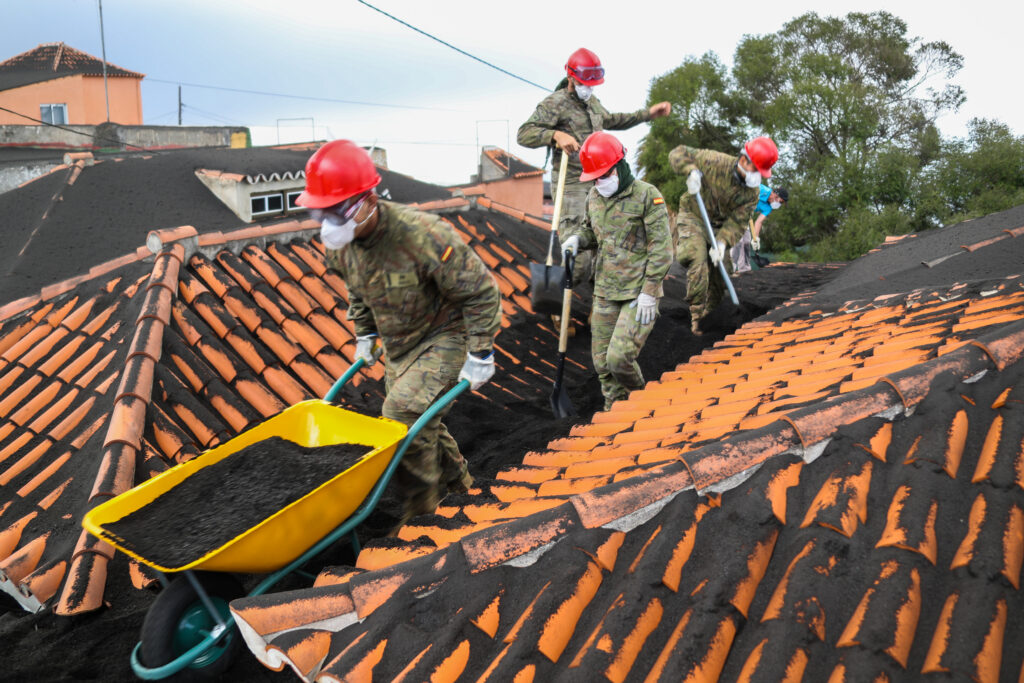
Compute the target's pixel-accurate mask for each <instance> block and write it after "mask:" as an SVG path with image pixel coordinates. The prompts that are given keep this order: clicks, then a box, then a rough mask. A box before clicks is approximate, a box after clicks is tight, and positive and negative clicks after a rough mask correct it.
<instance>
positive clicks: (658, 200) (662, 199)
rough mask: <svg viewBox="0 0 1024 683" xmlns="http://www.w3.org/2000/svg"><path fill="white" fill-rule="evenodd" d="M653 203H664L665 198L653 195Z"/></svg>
mask: <svg viewBox="0 0 1024 683" xmlns="http://www.w3.org/2000/svg"><path fill="white" fill-rule="evenodd" d="M653 203H655V204H664V203H665V199H664V198H663V197H655V198H654V200H653Z"/></svg>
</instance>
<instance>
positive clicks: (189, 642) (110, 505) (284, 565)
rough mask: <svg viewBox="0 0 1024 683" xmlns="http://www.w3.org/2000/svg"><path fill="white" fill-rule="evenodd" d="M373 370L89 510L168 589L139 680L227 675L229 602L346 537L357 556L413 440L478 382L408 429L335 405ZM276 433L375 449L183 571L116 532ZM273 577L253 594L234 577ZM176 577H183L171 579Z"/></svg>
mask: <svg viewBox="0 0 1024 683" xmlns="http://www.w3.org/2000/svg"><path fill="white" fill-rule="evenodd" d="M364 364H365V363H364V361H363V360H362V359H358V360H356V362H355V363H353V364H352V366H351V367H350V368H349V369H348V371H346V372H345V374H344V375H342V377H341V378H340V379H338V381H337V382H335V384H334V386H333V387H331V389H330V391H328V392H327V394H326V395H325V396H324V399H323V400H318V399H313V400H309V401H303V402H301V403H297V404H295V405H293V406H291V407H289V408H286V409H285V410H283V411H281V412H280V413H278V414H277V415H275V416H274V417H272V418H270V419H268V420H266V421H265V422H263V423H261V424H259V425H256V426H255V427H253V428H251V429H249V430H248V431H245V432H242V433H241V434H239V435H238V436H236V437H234V438H232V439H230V440H229V441H226V442H225V443H223V444H221V445H220V446H217V447H216V448H212V449H210V450H208V451H206V452H204V453H202V454H201V455H199V456H198V457H196V458H194V459H193V460H190V461H188V462H186V463H182V464H180V465H177V466H175V467H172V468H171V469H169V470H167V471H166V472H163V473H161V474H160V475H158V476H156V477H153V478H152V479H150V480H149V481H146V482H144V483H142V484H140V485H138V486H136V487H134V488H132V489H130V490H128V491H125V492H124V493H122V494H121V495H119V496H117V497H115V498H113V499H111V500H109V501H107V502H105V503H102V504H101V505H98V506H96V507H95V508H93V509H92V510H90V511H89V512H88V513H86V515H85V517H84V518H83V520H82V526H83V527H85V529H86V530H87V531H89V532H90V533H92V534H93V535H95V536H97V537H99V538H101V539H103V540H104V541H106V542H107V543H110V544H111V545H113V546H114V547H115V548H117V549H118V550H120V551H122V552H124V553H125V554H127V555H129V556H130V557H133V558H135V559H136V560H138V561H139V562H141V563H143V564H145V565H147V566H149V567H152V568H153V569H155V570H157V572H158V576H159V577H160V580H161V583H163V586H164V587H163V590H161V591H160V593H159V594H158V595H157V598H156V599H155V600H154V601H153V604H152V605H151V606H150V607H149V610H148V611H147V613H146V617H145V620H144V621H143V625H142V631H141V634H140V640H139V642H138V643H137V644H136V645H135V648H134V649H133V650H132V654H131V666H132V671H134V672H135V674H136V675H137V676H138V677H139V678H142V679H145V680H159V679H163V678H167V677H169V676H173V675H175V674H178V673H180V672H183V671H184V670H185V669H188V670H189V671H188V672H187V673H189V674H192V675H195V676H198V677H202V678H212V677H215V676H218V675H220V674H221V673H223V672H224V671H225V670H227V669H228V667H230V665H231V663H232V662H233V660H234V657H235V655H237V653H238V651H239V650H240V649H241V640H242V639H241V634H239V632H238V629H237V628H236V627H235V625H234V620H233V618H232V616H231V612H230V610H229V609H228V604H229V603H230V602H231V601H232V600H234V599H236V598H240V597H243V596H245V595H250V596H256V595H261V594H263V593H265V592H267V591H268V590H269V589H270V588H271V587H272V586H274V585H275V584H276V583H277V582H278V581H280V580H281V579H283V578H284V577H285V576H287V575H289V574H291V573H292V572H294V571H297V570H298V569H299V568H300V567H302V566H303V565H304V564H305V563H306V562H308V561H309V560H311V559H312V558H313V557H315V556H316V555H318V554H320V553H321V552H323V551H324V550H325V549H327V548H328V547H330V546H331V545H333V544H334V543H335V542H337V541H338V540H339V539H342V538H343V537H345V536H348V540H349V542H350V543H351V544H352V547H353V550H354V551H355V552H356V553H357V554H358V552H359V539H358V538H357V536H356V531H355V530H356V527H358V526H359V524H360V523H362V522H363V521H364V520H365V519H366V518H367V517H368V516H369V515H370V513H371V512H373V510H374V508H375V507H376V506H377V503H378V501H379V500H380V497H381V495H382V494H383V492H384V489H385V488H386V487H387V485H388V482H389V481H390V480H391V476H392V475H393V474H394V471H395V469H396V468H397V467H398V464H399V462H400V461H401V459H402V456H403V455H404V454H405V450H406V448H407V447H408V446H409V443H410V442H411V441H412V439H413V438H414V437H415V436H416V434H417V433H418V432H419V431H420V429H422V427H423V425H424V424H426V423H427V422H429V421H430V420H431V419H433V418H434V416H436V415H437V413H438V412H440V411H441V410H442V409H443V408H444V407H445V406H446V405H448V404H449V403H451V401H452V400H454V399H455V397H456V396H458V395H459V394H460V393H461V392H462V391H464V390H465V389H466V388H467V387H468V386H469V382H468V381H466V380H461V381H460V382H459V383H458V384H456V385H455V386H454V387H453V388H452V389H451V390H449V391H448V392H447V393H446V394H444V395H443V396H441V398H439V399H437V401H435V402H434V403H433V404H432V405H431V406H430V408H429V409H428V410H427V411H426V412H425V413H424V414H423V415H422V416H421V417H420V418H419V419H418V420H417V421H416V422H415V423H414V424H413V425H412V426H411V427H409V428H406V426H405V425H404V424H402V423H400V422H396V421H394V420H389V419H387V418H382V417H379V418H375V417H368V416H366V415H361V414H359V413H355V412H352V411H349V410H345V409H344V408H341V407H339V406H336V405H333V404H332V403H331V401H333V400H334V399H335V398H336V396H337V394H338V392H339V391H340V389H341V387H342V386H343V385H344V384H345V383H347V382H348V380H349V379H351V377H352V376H353V375H355V373H356V372H358V371H359V369H360V368H362V367H363V365H364ZM273 436H279V437H284V438H287V439H289V440H290V441H294V442H296V443H298V444H299V445H300V446H304V447H316V446H330V445H334V444H342V443H357V444H362V445H365V446H368V447H371V448H372V450H371V451H370V452H369V453H367V454H366V455H364V456H363V457H362V458H361V459H360V460H359V461H358V462H356V463H355V464H354V465H352V466H351V467H349V468H348V469H346V470H345V471H344V472H341V473H340V474H338V475H336V476H334V477H333V478H331V479H330V480H328V481H326V482H324V483H323V484H321V485H320V486H318V487H317V488H316V489H314V490H313V491H311V492H309V493H308V494H306V495H305V496H303V497H302V498H300V499H298V500H296V501H294V502H292V503H290V504H289V505H287V506H285V507H283V508H282V509H280V510H277V511H276V512H274V513H273V514H271V515H269V516H268V517H267V518H266V519H264V520H263V521H262V522H260V523H259V524H256V525H255V526H252V527H251V528H249V529H248V530H246V531H244V532H243V533H241V534H239V535H238V536H236V537H235V538H233V539H231V540H230V541H228V542H227V543H224V544H223V545H221V546H220V547H218V548H216V549H214V550H212V551H210V552H207V553H206V554H205V555H203V556H202V557H199V558H198V559H196V560H194V561H192V562H189V563H187V564H184V565H182V566H173V567H169V566H164V565H162V564H160V563H159V562H156V561H152V560H150V559H147V558H145V557H142V556H141V555H139V554H138V553H137V552H136V551H135V550H133V548H134V547H137V546H138V544H137V543H133V542H132V539H128V538H123V537H121V536H119V535H117V534H115V533H114V532H112V531H111V530H110V529H109V528H107V527H109V526H110V525H112V524H113V523H115V522H117V521H118V520H121V519H123V518H124V517H126V516H127V515H129V514H131V513H134V512H136V511H138V510H139V509H141V508H143V507H145V506H146V505H147V504H149V503H151V502H152V501H153V500H155V499H156V498H158V497H159V496H161V495H163V494H165V493H167V492H168V491H170V490H171V489H172V488H174V487H175V486H179V485H181V484H182V482H185V481H186V480H187V479H188V478H189V477H190V476H192V475H194V474H195V473H196V472H198V471H199V470H200V469H202V468H204V467H208V466H210V465H213V464H214V463H217V462H220V461H221V460H223V459H225V458H228V457H230V456H231V455H232V454H234V453H236V452H238V451H240V450H242V449H243V448H246V447H247V446H250V445H252V444H254V443H256V442H259V441H263V440H264V439H267V438H270V437H273ZM257 476H258V475H257ZM230 485H231V483H230V481H225V482H224V486H230ZM268 572H269V574H268V576H266V577H265V578H264V579H263V580H262V581H260V583H259V584H258V585H257V586H256V587H255V588H254V589H253V590H251V591H249V592H248V593H246V592H245V590H244V589H243V588H242V585H241V583H240V582H239V581H238V580H237V579H236V578H235V576H233V574H264V573H268ZM167 574H178V575H179V576H176V577H175V578H174V579H173V580H171V579H168V577H167V576H166V575H167Z"/></svg>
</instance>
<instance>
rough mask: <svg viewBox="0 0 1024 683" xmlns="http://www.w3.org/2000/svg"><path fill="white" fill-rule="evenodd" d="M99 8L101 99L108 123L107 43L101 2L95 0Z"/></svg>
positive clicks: (100, 0) (101, 0)
mask: <svg viewBox="0 0 1024 683" xmlns="http://www.w3.org/2000/svg"><path fill="white" fill-rule="evenodd" d="M96 1H97V2H98V3H99V7H100V46H101V47H102V48H103V99H104V100H106V102H107V121H108V122H109V121H110V92H109V91H108V90H107V41H106V38H104V36H103V0H96Z"/></svg>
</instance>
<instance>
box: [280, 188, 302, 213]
mask: <svg viewBox="0 0 1024 683" xmlns="http://www.w3.org/2000/svg"><path fill="white" fill-rule="evenodd" d="M300 194H302V190H293V191H291V192H289V193H287V194H286V195H285V197H287V198H288V210H289V211H305V210H306V207H304V206H299V205H298V203H296V200H297V199H298V198H299V195H300Z"/></svg>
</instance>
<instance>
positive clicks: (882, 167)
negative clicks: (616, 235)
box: [639, 11, 1008, 258]
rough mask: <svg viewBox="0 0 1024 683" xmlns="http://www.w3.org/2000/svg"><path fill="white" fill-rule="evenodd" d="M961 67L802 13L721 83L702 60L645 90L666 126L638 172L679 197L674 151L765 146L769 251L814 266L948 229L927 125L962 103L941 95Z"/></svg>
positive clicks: (653, 135) (871, 26) (737, 61)
mask: <svg viewBox="0 0 1024 683" xmlns="http://www.w3.org/2000/svg"><path fill="white" fill-rule="evenodd" d="M962 65H963V58H962V57H961V56H960V55H959V54H957V53H956V52H955V51H954V50H953V49H952V48H951V47H950V45H949V44H947V43H945V42H942V41H932V42H925V41H923V40H922V39H920V38H914V37H909V36H908V35H907V26H906V23H905V22H904V21H902V20H901V19H899V18H898V17H896V16H894V15H892V14H890V13H888V12H884V11H879V12H872V13H862V12H854V13H850V14H847V15H846V16H845V17H822V16H819V15H818V14H817V13H814V12H809V13H806V14H803V15H801V16H799V17H796V18H795V19H793V20H791V21H789V22H787V23H786V24H785V25H784V26H783V28H782V29H781V30H780V31H778V32H776V33H772V34H768V35H763V36H749V35H748V36H744V38H743V39H742V40H741V41H740V43H739V45H738V46H737V48H736V52H735V55H734V65H733V68H732V70H731V73H728V74H727V73H726V71H725V69H724V68H722V66H721V63H720V62H719V60H718V59H717V57H715V56H714V54H713V53H709V54H706V55H704V56H703V57H702V58H701V59H699V60H696V59H688V60H687V61H685V62H684V63H683V64H682V65H681V66H680V67H679V68H677V69H675V70H673V71H672V72H669V73H668V74H665V75H664V76H661V77H658V78H656V79H654V80H653V81H652V84H651V96H650V100H651V102H655V101H658V100H661V99H667V100H669V101H671V102H673V104H674V107H673V115H672V116H671V117H669V118H668V119H665V120H662V121H655V122H654V125H652V127H651V132H650V134H649V135H648V136H647V138H645V140H644V141H643V143H642V145H641V150H640V155H639V165H640V168H641V169H642V170H643V171H644V172H645V174H646V177H647V178H648V180H651V181H652V182H654V183H655V184H658V185H659V187H661V186H662V184H665V185H667V186H669V187H671V188H672V190H673V193H674V194H675V195H676V196H678V192H679V191H681V190H680V188H681V186H682V179H679V178H674V177H673V176H672V172H671V169H668V167H667V159H666V158H665V157H666V156H667V153H668V151H669V150H671V149H672V148H673V147H674V146H676V145H677V144H684V143H685V144H690V145H694V146H704V147H711V148H713V149H719V150H720V151H725V152H737V151H738V149H739V145H740V144H741V143H742V141H743V140H744V139H746V138H747V137H749V136H750V135H752V134H761V133H765V134H768V135H770V136H772V138H773V139H774V140H775V141H776V143H778V144H779V147H780V151H781V158H780V162H779V163H778V164H777V165H776V167H775V170H774V174H773V181H772V184H773V185H778V184H785V185H786V186H787V187H788V188H789V191H790V201H789V203H788V204H787V207H786V210H785V211H780V212H778V214H774V215H773V216H772V219H771V228H770V229H769V230H767V231H766V232H765V238H766V241H767V246H768V247H769V248H772V249H779V250H781V249H790V248H793V247H796V246H800V245H809V244H815V245H816V247H815V248H814V249H813V250H812V253H814V254H816V255H817V256H819V257H823V258H838V257H842V258H849V257H850V255H851V254H853V255H856V254H857V253H862V252H863V251H865V250H867V249H869V248H871V247H873V246H875V244H876V243H877V240H878V238H879V236H882V237H884V235H887V234H897V233H903V232H908V231H911V230H921V229H926V228H928V227H934V226H936V225H940V224H941V223H942V221H943V220H944V218H946V217H947V216H948V214H949V212H948V211H947V210H946V209H945V208H944V207H945V204H944V202H943V197H942V194H941V193H940V192H936V191H935V189H934V188H933V187H932V186H931V185H930V184H929V178H930V177H931V175H932V173H933V168H934V167H935V166H936V164H938V163H939V160H940V159H942V158H943V156H944V154H945V153H946V152H948V150H947V149H946V147H947V146H946V145H945V143H944V142H943V141H942V139H941V136H940V135H939V133H938V130H937V128H936V127H935V121H936V119H937V118H938V117H939V116H940V115H942V114H944V113H947V112H950V111H955V110H956V109H958V108H959V106H960V105H961V104H962V103H963V101H964V93H963V90H962V89H961V88H960V87H959V86H958V85H956V84H955V83H954V82H953V79H954V78H955V76H956V75H957V73H958V72H959V71H960V69H961V67H962ZM658 124H660V125H658ZM968 146H969V145H967V146H964V147H963V150H964V152H965V153H966V150H967V148H968ZM987 156H988V157H989V158H993V157H994V152H990V153H989V154H988V155H987ZM1007 161H1008V159H1006V158H1005V157H1004V158H1003V159H1002V161H1000V162H997V163H1005V162H1007ZM975 162H977V159H975ZM965 163H966V162H965ZM963 170H964V169H962V168H961V169H960V170H959V171H956V172H963ZM946 173H947V174H949V173H954V171H953V170H952V168H951V167H947V168H946ZM1001 187H1003V186H1001ZM663 191H664V188H663ZM666 196H670V193H669V192H666ZM981 203H983V204H984V205H986V206H990V205H992V202H991V201H987V202H981ZM830 254H831V255H832V256H829V255H830Z"/></svg>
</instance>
